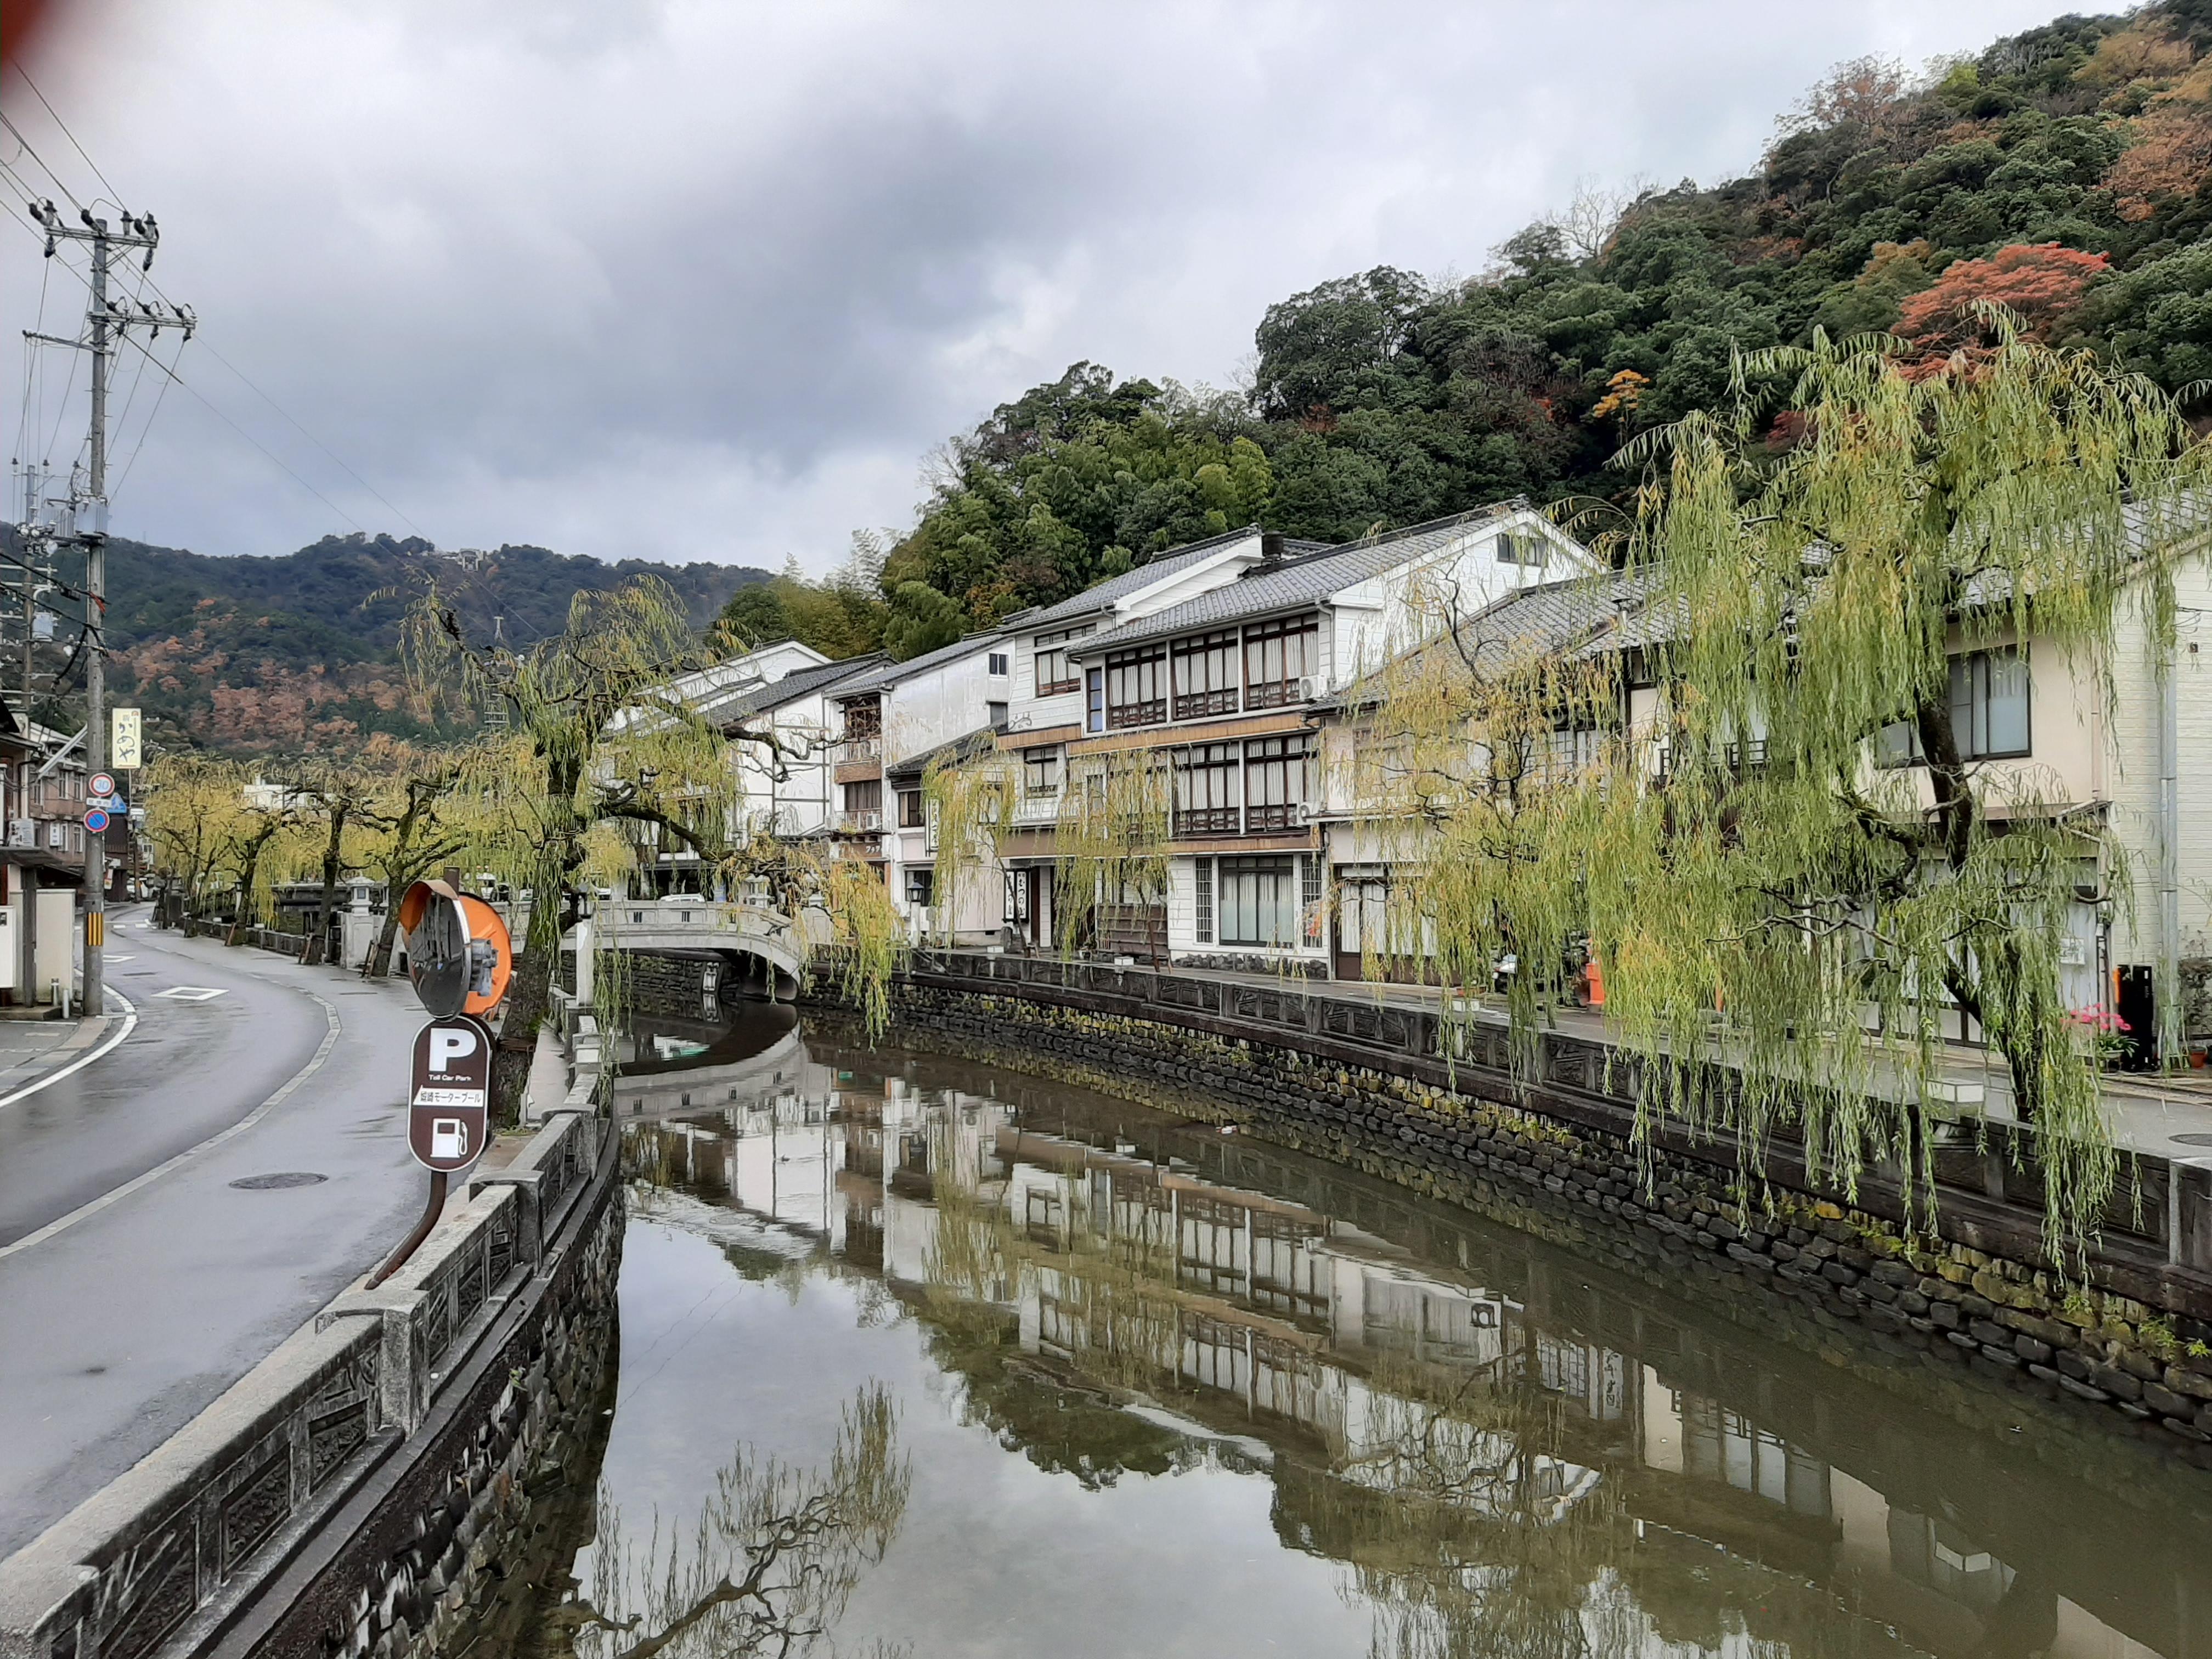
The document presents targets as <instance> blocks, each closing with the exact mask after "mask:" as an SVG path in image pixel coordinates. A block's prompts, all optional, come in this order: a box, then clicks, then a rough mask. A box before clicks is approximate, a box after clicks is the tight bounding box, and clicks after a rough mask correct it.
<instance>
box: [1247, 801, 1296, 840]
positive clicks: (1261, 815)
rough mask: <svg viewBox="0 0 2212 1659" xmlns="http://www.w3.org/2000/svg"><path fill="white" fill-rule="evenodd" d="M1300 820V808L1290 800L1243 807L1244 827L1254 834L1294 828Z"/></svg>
mask: <svg viewBox="0 0 2212 1659" xmlns="http://www.w3.org/2000/svg"><path fill="white" fill-rule="evenodd" d="M1302 821H1303V814H1302V812H1301V810H1300V808H1299V807H1298V806H1297V805H1296V804H1294V803H1292V802H1290V801H1277V802H1275V803H1273V805H1267V806H1248V807H1246V808H1245V809H1244V827H1245V829H1248V830H1249V831H1250V832H1251V833H1252V834H1254V835H1255V836H1256V835H1258V834H1259V833H1260V832H1261V831H1262V830H1265V829H1297V827H1298V826H1299V824H1300V823H1301V822H1302Z"/></svg>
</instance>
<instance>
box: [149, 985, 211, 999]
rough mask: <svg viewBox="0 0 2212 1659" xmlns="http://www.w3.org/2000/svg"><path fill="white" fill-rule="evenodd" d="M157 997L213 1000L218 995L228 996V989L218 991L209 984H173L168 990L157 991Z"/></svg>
mask: <svg viewBox="0 0 2212 1659" xmlns="http://www.w3.org/2000/svg"><path fill="white" fill-rule="evenodd" d="M154 994H155V996H157V997H174V998H175V999H176V1000H178V1001H179V1002H213V1001H214V1000H216V998H217V997H224V996H228V995H229V994H230V993H229V992H228V991H218V990H216V989H215V988H214V987H212V986H207V985H172V986H171V987H169V988H168V989H167V990H166V991H156V992H155V993H154Z"/></svg>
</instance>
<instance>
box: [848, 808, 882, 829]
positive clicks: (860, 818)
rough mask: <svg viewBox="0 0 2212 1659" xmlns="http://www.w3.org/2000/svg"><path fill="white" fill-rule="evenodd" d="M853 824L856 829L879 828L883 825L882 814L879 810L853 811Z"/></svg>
mask: <svg viewBox="0 0 2212 1659" xmlns="http://www.w3.org/2000/svg"><path fill="white" fill-rule="evenodd" d="M853 825H854V828H855V829H882V828H883V827H884V815H883V814H882V813H881V812H855V813H854V814H853Z"/></svg>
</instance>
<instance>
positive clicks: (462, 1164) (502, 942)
mask: <svg viewBox="0 0 2212 1659" xmlns="http://www.w3.org/2000/svg"><path fill="white" fill-rule="evenodd" d="M399 926H400V927H401V929H402V931H403V932H404V933H405V935H406V940H407V977H408V979H409V981H410V982H412V984H413V985H414V987H415V995H416V999H417V1000H419V1001H420V1002H421V1003H422V1006H423V1007H424V1008H425V1009H426V1010H427V1011H428V1012H429V1013H430V1015H431V1016H432V1018H431V1020H430V1023H429V1024H427V1025H425V1026H423V1027H422V1030H419V1031H417V1032H416V1034H415V1064H414V1071H413V1077H412V1079H411V1081H410V1086H409V1088H408V1091H407V1149H408V1151H410V1152H412V1153H413V1154H414V1155H415V1161H416V1163H417V1164H421V1165H422V1167H423V1168H424V1169H426V1170H429V1172H430V1194H429V1201H428V1204H427V1205H426V1206H425V1207H424V1209H423V1212H422V1219H421V1220H420V1221H418V1222H416V1224H415V1231H413V1232H411V1233H410V1234H409V1235H408V1236H407V1237H406V1239H405V1241H404V1243H401V1245H400V1246H399V1248H398V1249H396V1250H394V1251H393V1252H392V1255H391V1258H390V1259H389V1260H388V1261H386V1262H385V1264H384V1265H383V1266H382V1267H379V1268H378V1269H377V1270H376V1272H375V1273H373V1274H371V1275H370V1277H369V1279H368V1288H369V1289H372V1290H374V1288H375V1287H376V1286H377V1285H381V1284H382V1283H383V1282H384V1281H385V1280H386V1279H389V1278H391V1277H392V1274H393V1273H397V1272H398V1270H399V1268H400V1267H402V1266H404V1264H405V1262H406V1261H407V1259H408V1257H410V1256H411V1255H414V1254H415V1251H416V1248H417V1247H418V1246H420V1245H421V1243H422V1241H423V1240H424V1239H425V1238H428V1237H429V1236H430V1229H431V1228H433V1227H435V1226H436V1225H438V1217H439V1214H440V1213H441V1212H442V1211H443V1210H444V1209H445V1207H446V1180H447V1176H451V1175H453V1174H455V1173H457V1172H459V1171H460V1170H465V1169H467V1168H468V1167H469V1166H470V1165H471V1164H474V1163H475V1162H476V1161H477V1159H478V1158H481V1157H483V1150H484V1144H485V1142H486V1140H487V1139H488V1138H489V1135H490V1133H491V1082H492V1052H493V1042H492V1035H491V1028H490V1027H489V1026H488V1025H486V1024H484V1022H483V1018H480V1016H488V1015H489V1014H490V1013H491V1012H492V1011H493V1010H494V1009H495V1008H496V1007H497V1006H499V1001H500V999H501V997H503V996H505V995H506V994H507V981H508V980H509V979H511V978H512V977H513V973H514V953H513V947H512V946H511V945H510V944H509V943H508V940H507V924H506V923H505V922H503V921H501V920H500V917H499V912H497V911H496V910H495V909H493V908H491V906H489V904H486V903H485V902H483V900H482V899H478V898H471V897H470V896H467V895H465V894H463V893H461V892H459V890H456V889H455V887H454V886H453V884H452V883H450V882H444V881H418V882H416V884H414V885H413V886H412V887H410V888H409V889H408V890H407V894H406V896H405V897H404V898H403V899H401V900H400V902H399Z"/></svg>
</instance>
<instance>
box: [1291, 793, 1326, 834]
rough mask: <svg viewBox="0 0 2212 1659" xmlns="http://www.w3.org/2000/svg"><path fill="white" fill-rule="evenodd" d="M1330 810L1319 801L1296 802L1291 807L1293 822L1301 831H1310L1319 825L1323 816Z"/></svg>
mask: <svg viewBox="0 0 2212 1659" xmlns="http://www.w3.org/2000/svg"><path fill="white" fill-rule="evenodd" d="M1325 811H1328V808H1327V807H1325V806H1323V805H1322V803H1321V802H1319V801H1317V800H1302V801H1296V802H1293V803H1292V804H1291V823H1295V824H1296V825H1297V826H1298V828H1299V829H1309V828H1310V827H1311V826H1313V825H1314V824H1316V823H1320V822H1321V819H1322V813H1323V812H1325Z"/></svg>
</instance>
